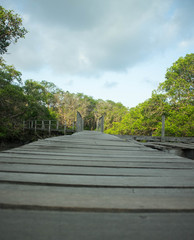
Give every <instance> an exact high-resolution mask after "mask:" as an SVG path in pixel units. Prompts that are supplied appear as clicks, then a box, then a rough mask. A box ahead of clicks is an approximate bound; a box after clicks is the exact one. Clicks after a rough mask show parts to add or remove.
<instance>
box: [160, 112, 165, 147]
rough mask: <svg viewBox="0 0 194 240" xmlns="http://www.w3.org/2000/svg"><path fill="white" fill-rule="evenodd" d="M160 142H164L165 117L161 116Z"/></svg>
mask: <svg viewBox="0 0 194 240" xmlns="http://www.w3.org/2000/svg"><path fill="white" fill-rule="evenodd" d="M161 142H165V115H162V137H161Z"/></svg>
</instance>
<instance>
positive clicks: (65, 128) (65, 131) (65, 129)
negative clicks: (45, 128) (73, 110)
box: [64, 121, 67, 135]
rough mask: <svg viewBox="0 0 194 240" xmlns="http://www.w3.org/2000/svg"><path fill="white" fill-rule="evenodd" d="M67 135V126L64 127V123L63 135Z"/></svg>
mask: <svg viewBox="0 0 194 240" xmlns="http://www.w3.org/2000/svg"><path fill="white" fill-rule="evenodd" d="M66 133H67V125H66V121H65V125H64V135H66Z"/></svg>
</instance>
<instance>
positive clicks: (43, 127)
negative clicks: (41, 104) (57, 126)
mask: <svg viewBox="0 0 194 240" xmlns="http://www.w3.org/2000/svg"><path fill="white" fill-rule="evenodd" d="M42 129H45V126H44V120H42Z"/></svg>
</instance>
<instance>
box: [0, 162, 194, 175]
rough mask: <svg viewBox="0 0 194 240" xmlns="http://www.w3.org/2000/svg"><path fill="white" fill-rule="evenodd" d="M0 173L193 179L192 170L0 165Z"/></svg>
mask: <svg viewBox="0 0 194 240" xmlns="http://www.w3.org/2000/svg"><path fill="white" fill-rule="evenodd" d="M0 172H15V173H45V174H61V175H94V176H123V177H127V176H139V177H140V176H141V177H142V176H150V177H153V176H156V177H159V176H160V177H171V176H173V177H193V169H176V170H175V169H161V168H159V169H156V168H148V169H144V168H130V169H127V168H120V167H119V166H117V168H110V167H104V168H102V167H101V166H99V167H90V166H88V167H86V166H82V167H81V166H56V165H55V166H54V165H52V166H48V165H35V164H33V165H27V164H14V163H13V164H6V163H4V164H0Z"/></svg>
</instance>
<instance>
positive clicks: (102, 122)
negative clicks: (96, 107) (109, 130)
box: [101, 115, 104, 133]
mask: <svg viewBox="0 0 194 240" xmlns="http://www.w3.org/2000/svg"><path fill="white" fill-rule="evenodd" d="M101 132H102V133H103V132H104V115H103V116H102V118H101Z"/></svg>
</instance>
